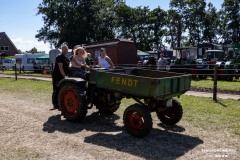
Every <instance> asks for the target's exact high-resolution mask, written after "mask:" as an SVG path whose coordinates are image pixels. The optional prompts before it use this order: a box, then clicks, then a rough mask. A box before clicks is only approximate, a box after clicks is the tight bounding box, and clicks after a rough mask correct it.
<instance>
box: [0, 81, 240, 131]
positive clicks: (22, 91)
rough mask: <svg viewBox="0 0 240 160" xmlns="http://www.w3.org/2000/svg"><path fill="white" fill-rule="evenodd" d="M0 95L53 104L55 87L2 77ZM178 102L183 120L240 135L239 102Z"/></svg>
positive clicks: (187, 99) (185, 99)
mask: <svg viewBox="0 0 240 160" xmlns="http://www.w3.org/2000/svg"><path fill="white" fill-rule="evenodd" d="M0 92H5V93H10V94H16V95H18V97H19V98H21V97H23V96H24V97H31V98H35V99H38V98H39V97H41V100H44V101H51V93H52V85H51V82H46V81H34V80H23V79H18V80H15V79H14V78H0ZM26 100H27V98H26ZM177 100H178V101H179V102H180V103H181V105H182V106H183V110H184V115H183V119H182V121H184V122H188V123H190V124H191V125H194V126H196V127H200V128H204V129H206V130H208V129H211V130H216V131H223V130H224V131H227V132H230V133H232V134H236V135H240V123H239V122H240V102H239V101H234V100H223V99H218V100H219V102H217V103H216V102H214V101H212V99H211V98H205V97H194V96H181V97H180V98H177ZM134 103H136V102H135V101H134V100H132V99H123V100H122V103H121V107H120V109H119V110H118V111H117V114H122V112H123V111H124V110H125V108H126V107H127V106H130V105H131V104H134ZM153 115H154V116H156V115H155V114H153ZM155 118H156V117H155Z"/></svg>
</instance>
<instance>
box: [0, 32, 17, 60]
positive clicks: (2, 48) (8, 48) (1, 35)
mask: <svg viewBox="0 0 240 160" xmlns="http://www.w3.org/2000/svg"><path fill="white" fill-rule="evenodd" d="M18 53H19V52H18V49H17V48H16V46H15V45H14V44H13V42H12V41H11V39H10V38H9V37H8V36H7V34H6V33H5V32H0V56H14V55H15V54H18Z"/></svg>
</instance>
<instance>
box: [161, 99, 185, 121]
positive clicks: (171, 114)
mask: <svg viewBox="0 0 240 160" xmlns="http://www.w3.org/2000/svg"><path fill="white" fill-rule="evenodd" d="M182 115H183V110H182V106H181V104H180V103H179V102H178V101H177V100H176V99H172V107H169V108H168V109H167V110H164V111H160V112H158V111H157V116H158V118H159V120H160V121H161V122H162V123H163V124H167V125H174V124H176V123H178V122H179V121H180V120H181V119H182Z"/></svg>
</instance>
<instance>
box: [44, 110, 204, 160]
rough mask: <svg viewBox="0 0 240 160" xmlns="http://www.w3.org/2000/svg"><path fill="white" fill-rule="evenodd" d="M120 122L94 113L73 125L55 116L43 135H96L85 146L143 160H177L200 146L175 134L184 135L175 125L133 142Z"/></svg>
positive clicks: (197, 141) (114, 116)
mask: <svg viewBox="0 0 240 160" xmlns="http://www.w3.org/2000/svg"><path fill="white" fill-rule="evenodd" d="M119 118H120V117H119V116H118V115H115V114H114V115H111V116H103V115H100V114H98V113H97V112H96V113H93V114H91V115H89V116H87V117H86V118H85V119H84V120H83V121H82V122H80V123H73V122H69V121H66V120H65V119H61V116H60V115H56V116H52V117H50V118H49V119H48V120H47V122H45V123H44V124H43V131H45V132H48V133H53V132H55V131H60V132H64V133H69V134H72V133H77V132H81V131H82V130H88V131H92V132H98V133H97V134H94V133H93V135H91V136H88V137H85V139H84V142H85V143H90V144H93V145H97V146H103V147H106V148H109V149H114V150H118V151H121V152H126V153H129V154H132V155H135V156H138V157H141V158H144V159H176V158H178V157H181V156H183V155H184V154H185V153H187V152H188V151H190V150H192V149H193V148H195V147H196V146H198V145H199V144H202V143H203V141H202V140H201V139H199V138H198V137H193V136H190V135H184V134H180V133H178V132H183V131H185V129H184V128H183V127H180V126H176V125H174V126H170V127H169V126H168V127H167V126H165V125H163V124H159V126H161V127H163V128H164V129H165V130H161V129H157V128H153V129H152V131H151V132H150V134H149V135H148V136H146V137H144V138H135V137H133V136H131V135H130V134H129V133H128V132H127V131H125V129H124V127H122V126H119V124H116V123H115V121H116V120H118V119H119ZM100 132H101V133H100ZM109 132H113V133H109Z"/></svg>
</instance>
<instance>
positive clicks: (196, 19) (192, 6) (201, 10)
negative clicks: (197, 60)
mask: <svg viewBox="0 0 240 160" xmlns="http://www.w3.org/2000/svg"><path fill="white" fill-rule="evenodd" d="M205 8H206V2H205V0H198V1H194V2H189V1H187V2H186V6H185V9H184V17H185V24H186V29H187V30H188V34H189V40H188V45H194V44H195V41H197V42H198V43H199V42H202V37H203V22H204V17H205Z"/></svg>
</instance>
